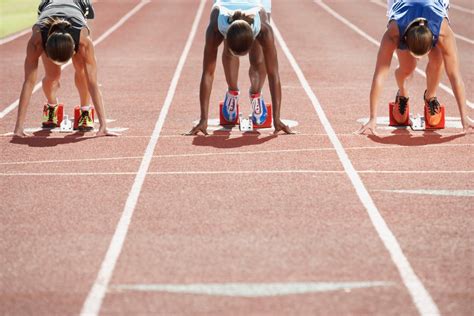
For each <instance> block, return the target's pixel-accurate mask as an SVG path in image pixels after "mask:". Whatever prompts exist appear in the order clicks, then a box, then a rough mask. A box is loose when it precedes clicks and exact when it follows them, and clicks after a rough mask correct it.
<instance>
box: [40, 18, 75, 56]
mask: <svg viewBox="0 0 474 316" xmlns="http://www.w3.org/2000/svg"><path fill="white" fill-rule="evenodd" d="M42 23H43V24H44V25H46V26H48V27H49V31H48V39H47V40H46V47H45V52H46V55H47V56H48V57H49V59H51V60H52V61H53V62H54V63H55V64H57V65H62V64H65V63H67V62H68V61H69V60H70V59H71V57H72V56H73V55H74V48H75V44H74V39H73V38H72V36H71V34H69V33H67V32H66V30H67V29H68V28H70V27H71V23H69V22H68V21H66V20H65V19H61V18H49V19H46V20H45V21H44V22H42Z"/></svg>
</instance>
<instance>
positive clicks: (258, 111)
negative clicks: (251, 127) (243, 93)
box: [250, 93, 268, 125]
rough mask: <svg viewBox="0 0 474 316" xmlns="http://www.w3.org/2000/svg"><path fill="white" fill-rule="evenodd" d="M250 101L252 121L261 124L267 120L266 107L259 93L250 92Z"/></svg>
mask: <svg viewBox="0 0 474 316" xmlns="http://www.w3.org/2000/svg"><path fill="white" fill-rule="evenodd" d="M250 102H251V103H252V121H253V123H254V124H256V125H262V124H263V123H265V121H266V120H267V116H268V113H267V107H266V105H265V101H264V100H263V97H262V94H261V93H253V94H250Z"/></svg>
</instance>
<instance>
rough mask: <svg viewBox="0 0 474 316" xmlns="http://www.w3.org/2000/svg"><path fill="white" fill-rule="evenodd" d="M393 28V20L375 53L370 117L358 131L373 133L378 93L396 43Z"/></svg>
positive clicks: (396, 38) (394, 26)
mask: <svg viewBox="0 0 474 316" xmlns="http://www.w3.org/2000/svg"><path fill="white" fill-rule="evenodd" d="M394 28H397V25H396V23H395V22H392V24H391V25H390V26H389V28H388V29H387V31H385V34H384V35H383V37H382V41H381V43H380V48H379V52H378V54H377V62H376V64H375V71H374V76H373V78H372V87H371V89H370V119H369V122H367V123H366V124H365V125H364V126H362V127H361V128H360V129H359V131H358V133H364V132H365V131H366V130H370V131H371V132H372V133H373V134H375V127H376V119H377V106H378V104H377V103H378V100H379V95H380V92H381V91H382V88H383V83H384V81H385V78H386V77H387V74H388V72H389V70H390V63H391V62H392V56H393V52H394V51H395V50H396V49H397V45H398V37H397V35H396V34H394V32H396V33H398V30H394Z"/></svg>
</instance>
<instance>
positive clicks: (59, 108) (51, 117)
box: [42, 103, 63, 128]
mask: <svg viewBox="0 0 474 316" xmlns="http://www.w3.org/2000/svg"><path fill="white" fill-rule="evenodd" d="M62 120H63V105H62V104H56V105H51V104H48V103H46V104H45V105H44V107H43V122H42V125H43V127H44V128H55V127H58V126H59V125H60V124H61V122H62Z"/></svg>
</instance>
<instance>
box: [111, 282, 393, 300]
mask: <svg viewBox="0 0 474 316" xmlns="http://www.w3.org/2000/svg"><path fill="white" fill-rule="evenodd" d="M393 285H394V283H393V282H384V281H367V282H292V283H193V284H120V285H114V286H111V289H110V292H124V291H138V292H165V293H186V294H198V295H210V296H230V297H275V296H284V295H298V294H307V293H320V292H332V291H345V292H350V291H351V290H355V289H364V288H373V287H389V286H393Z"/></svg>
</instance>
